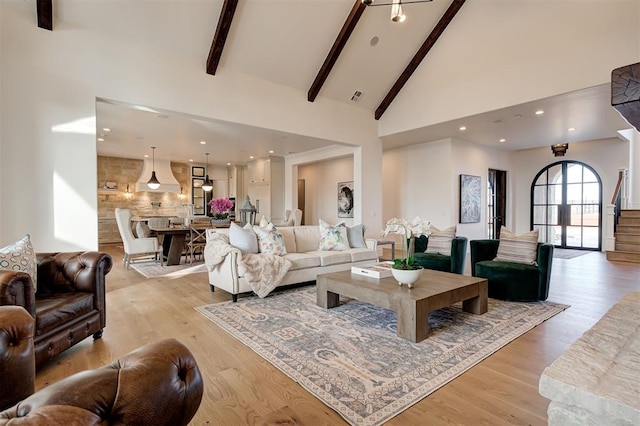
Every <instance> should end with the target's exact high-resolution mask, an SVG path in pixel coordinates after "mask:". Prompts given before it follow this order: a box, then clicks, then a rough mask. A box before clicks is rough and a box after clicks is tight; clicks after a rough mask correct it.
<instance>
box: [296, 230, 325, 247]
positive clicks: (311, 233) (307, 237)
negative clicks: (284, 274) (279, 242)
mask: <svg viewBox="0 0 640 426" xmlns="http://www.w3.org/2000/svg"><path fill="white" fill-rule="evenodd" d="M293 232H294V233H295V235H296V251H297V252H298V253H306V252H308V251H315V250H318V244H319V243H320V233H319V232H318V227H317V226H301V227H296V228H295V229H294V231H293Z"/></svg>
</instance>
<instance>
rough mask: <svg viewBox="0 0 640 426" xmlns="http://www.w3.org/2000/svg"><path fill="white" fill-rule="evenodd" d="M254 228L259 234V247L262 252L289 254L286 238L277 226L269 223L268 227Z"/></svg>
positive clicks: (279, 254) (278, 254)
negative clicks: (285, 243)
mask: <svg viewBox="0 0 640 426" xmlns="http://www.w3.org/2000/svg"><path fill="white" fill-rule="evenodd" d="M253 230H254V231H255V233H256V235H257V236H258V247H259V248H260V253H269V254H275V255H277V256H282V255H285V254H287V248H286V247H285V245H284V239H283V238H282V234H281V233H280V231H278V230H277V229H276V227H275V226H273V225H272V224H269V226H267V227H266V228H261V227H259V226H254V227H253Z"/></svg>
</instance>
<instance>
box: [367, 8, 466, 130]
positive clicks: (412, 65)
mask: <svg viewBox="0 0 640 426" xmlns="http://www.w3.org/2000/svg"><path fill="white" fill-rule="evenodd" d="M465 1H466V0H453V1H452V2H451V4H450V5H449V8H448V9H447V11H446V12H445V13H444V15H442V18H440V21H438V23H437V24H436V26H435V27H434V28H433V31H431V34H429V36H428V37H427V39H426V40H425V41H424V43H422V46H420V49H418V51H417V52H416V54H415V56H414V57H413V59H411V61H410V62H409V65H407V67H406V68H405V69H404V71H402V74H400V77H398V80H397V81H396V82H395V84H394V85H393V87H392V88H391V90H390V91H389V93H387V96H385V97H384V99H383V100H382V103H380V106H378V108H377V109H376V113H375V118H376V120H379V119H380V117H382V114H384V112H385V111H386V110H387V108H389V105H391V102H393V100H394V99H395V97H396V96H397V95H398V93H400V90H401V89H402V87H403V86H404V85H405V83H406V82H407V81H408V80H409V78H410V77H411V75H412V74H413V72H414V71H415V70H416V69H417V68H418V66H419V65H420V62H422V60H423V59H424V58H425V56H427V53H429V50H431V48H432V47H433V46H434V45H435V44H436V41H438V38H440V36H441V35H442V33H443V32H444V30H445V29H446V28H447V26H448V25H449V24H450V23H451V21H452V20H453V18H454V17H455V16H456V14H457V13H458V11H459V10H460V8H462V5H464V2H465Z"/></svg>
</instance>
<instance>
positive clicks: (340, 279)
mask: <svg viewBox="0 0 640 426" xmlns="http://www.w3.org/2000/svg"><path fill="white" fill-rule="evenodd" d="M316 284H317V285H316V291H317V299H316V303H317V304H318V306H320V307H323V308H326V309H329V308H335V307H336V306H338V305H339V304H340V295H343V296H346V297H350V298H352V299H356V300H359V301H361V302H366V303H371V304H372V305H376V306H380V307H382V308H387V309H391V310H393V311H395V312H396V314H397V315H398V327H397V328H398V336H400V337H402V338H403V339H407V340H410V341H412V342H420V341H421V340H424V339H426V338H427V336H428V335H429V312H433V311H436V310H438V309H441V308H444V307H447V306H451V305H453V304H454V303H457V302H462V309H463V310H464V311H465V312H470V313H474V314H484V313H485V312H487V289H488V286H487V280H486V279H485V278H477V277H469V276H465V275H458V274H451V273H448V272H440V271H432V270H430V269H425V270H423V271H422V275H421V277H420V279H419V280H418V281H417V282H416V283H415V287H414V288H412V289H410V288H408V287H407V286H404V285H403V286H399V285H398V282H397V281H396V280H395V279H393V277H389V278H380V279H376V278H371V277H365V276H363V275H357V274H352V273H351V271H343V272H335V273H331V274H320V275H318V277H317V279H316Z"/></svg>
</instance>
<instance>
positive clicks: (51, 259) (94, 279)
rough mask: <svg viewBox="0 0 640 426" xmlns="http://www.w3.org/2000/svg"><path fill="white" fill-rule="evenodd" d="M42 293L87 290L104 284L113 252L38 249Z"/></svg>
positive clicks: (111, 262) (39, 281)
mask: <svg viewBox="0 0 640 426" xmlns="http://www.w3.org/2000/svg"><path fill="white" fill-rule="evenodd" d="M37 256H38V293H40V292H49V293H59V292H69V291H86V292H90V293H95V292H96V291H97V290H98V289H99V287H102V288H104V277H105V275H106V274H107V273H108V272H109V271H110V270H111V267H112V266H113V261H112V259H111V256H109V255H108V254H106V253H102V252H97V251H87V252H64V253H38V255H37Z"/></svg>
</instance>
